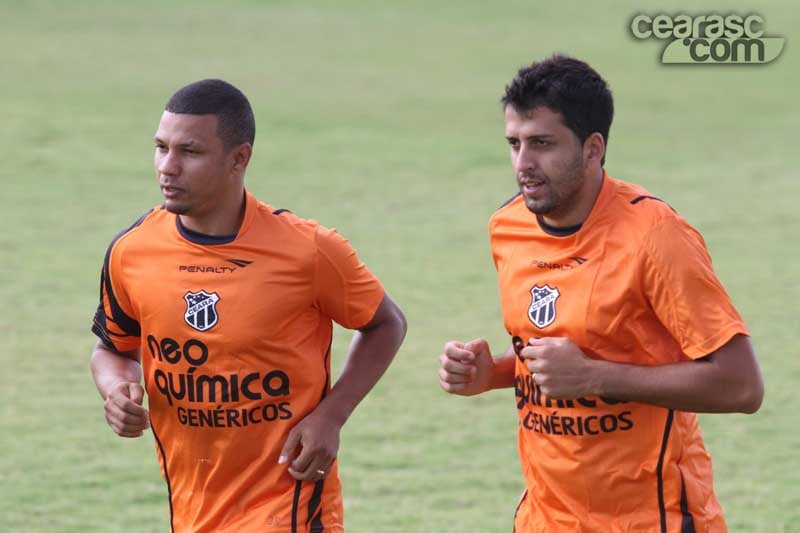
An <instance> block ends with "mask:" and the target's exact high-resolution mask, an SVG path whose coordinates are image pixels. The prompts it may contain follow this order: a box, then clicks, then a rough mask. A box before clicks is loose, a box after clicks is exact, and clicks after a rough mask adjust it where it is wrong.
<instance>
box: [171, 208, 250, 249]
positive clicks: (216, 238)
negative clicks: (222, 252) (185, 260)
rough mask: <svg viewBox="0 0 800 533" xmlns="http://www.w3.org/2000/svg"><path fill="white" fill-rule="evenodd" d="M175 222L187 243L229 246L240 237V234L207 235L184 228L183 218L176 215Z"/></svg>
mask: <svg viewBox="0 0 800 533" xmlns="http://www.w3.org/2000/svg"><path fill="white" fill-rule="evenodd" d="M175 222H176V225H177V226H178V233H180V234H181V236H183V238H184V239H186V240H187V241H189V242H193V243H195V244H204V245H212V246H213V245H217V244H228V243H229V242H233V241H234V240H235V239H236V236H237V235H238V233H234V234H233V235H206V234H205V233H200V232H197V231H194V230H191V229H189V228H187V227H186V226H184V225H183V224H182V223H181V217H179V216H178V215H175Z"/></svg>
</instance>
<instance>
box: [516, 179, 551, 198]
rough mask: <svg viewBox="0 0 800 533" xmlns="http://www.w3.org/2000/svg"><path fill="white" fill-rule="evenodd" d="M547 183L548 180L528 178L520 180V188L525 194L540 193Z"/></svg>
mask: <svg viewBox="0 0 800 533" xmlns="http://www.w3.org/2000/svg"><path fill="white" fill-rule="evenodd" d="M545 185H547V180H542V179H526V180H522V181H521V182H520V188H521V189H522V192H523V194H525V195H534V194H537V193H539V192H540V191H541V190H542V189H544V187H545Z"/></svg>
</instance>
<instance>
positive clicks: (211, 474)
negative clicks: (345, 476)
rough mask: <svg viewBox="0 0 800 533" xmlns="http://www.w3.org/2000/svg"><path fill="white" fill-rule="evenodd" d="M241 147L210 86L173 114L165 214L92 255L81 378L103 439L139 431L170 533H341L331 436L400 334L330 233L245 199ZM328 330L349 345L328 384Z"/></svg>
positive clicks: (163, 162)
mask: <svg viewBox="0 0 800 533" xmlns="http://www.w3.org/2000/svg"><path fill="white" fill-rule="evenodd" d="M254 138H255V120H254V118H253V112H252V110H251V108H250V104H249V102H248V101H247V98H246V97H245V96H244V94H242V93H241V92H240V91H239V90H238V89H236V88H235V87H233V86H232V85H230V84H228V83H226V82H224V81H221V80H202V81H199V82H196V83H192V84H190V85H188V86H186V87H184V88H182V89H180V90H179V91H178V92H176V93H175V94H174V95H173V96H172V98H171V99H170V100H169V102H168V103H167V105H166V109H165V111H164V113H163V115H162V117H161V122H160V124H159V127H158V131H157V132H156V135H155V167H156V173H157V176H158V180H159V186H160V188H161V192H162V194H163V196H164V203H163V205H161V206H160V207H157V208H154V209H151V210H150V211H149V212H148V213H146V214H145V215H144V216H142V217H141V218H140V219H139V220H137V221H136V223H134V224H133V225H132V226H131V227H130V228H128V229H126V230H125V231H123V232H122V233H120V234H119V235H118V236H117V237H116V238H115V239H114V240H113V241H112V243H111V245H110V246H109V248H108V251H107V252H106V256H105V262H104V264H103V270H102V275H101V282H100V293H101V294H100V305H99V306H98V308H97V313H96V314H95V318H94V325H93V327H92V330H93V332H94V333H95V334H96V335H97V336H98V337H99V341H98V342H97V344H96V346H95V348H94V353H93V354H92V361H91V367H92V373H93V377H94V381H95V383H96V385H97V388H98V390H99V392H100V394H101V396H102V397H103V399H104V401H105V415H106V419H107V421H108V423H109V425H110V426H111V427H112V429H113V430H114V431H115V432H116V433H117V434H119V435H121V436H123V437H138V436H141V435H142V433H143V431H144V430H145V429H147V428H148V427H150V428H151V429H152V432H153V437H154V438H155V441H156V448H157V454H158V458H159V462H160V464H161V468H162V473H163V476H164V479H165V480H166V482H167V489H168V492H169V504H170V515H171V516H170V520H171V528H172V531H176V532H193V533H199V532H212V531H213V532H217V533H221V532H231V533H232V532H236V533H242V532H250V531H252V532H275V533H279V532H280V533H284V532H285V533H290V532H291V533H295V532H299V531H304V532H313V533H319V532H322V531H326V532H328V531H330V532H341V531H343V517H342V495H341V485H340V481H339V476H338V470H337V463H336V454H337V450H338V447H339V433H340V429H341V427H342V425H343V424H344V423H345V421H346V420H347V419H348V417H349V416H350V414H351V413H352V411H353V409H355V407H356V405H357V404H358V403H359V402H360V401H361V399H362V398H364V396H365V395H366V394H367V393H368V392H369V391H370V389H371V388H372V387H373V386H374V385H375V383H376V382H377V381H378V379H379V378H380V376H381V375H382V374H383V372H384V371H385V370H386V368H387V367H388V366H389V364H390V362H391V360H392V358H393V357H394V355H395V353H396V352H397V349H398V348H399V346H400V344H401V342H402V340H403V337H404V336H405V332H406V322H405V318H404V316H403V313H402V312H401V311H400V309H399V308H398V307H397V305H395V304H394V302H393V301H392V300H391V298H389V296H388V295H387V294H386V293H385V292H384V289H383V287H382V285H381V283H380V281H378V279H377V278H376V277H375V276H374V275H373V274H372V273H371V272H370V271H369V270H368V269H367V268H366V266H364V264H363V263H362V262H361V261H360V260H359V259H358V257H357V256H356V253H355V251H354V250H353V248H352V247H351V246H350V244H349V243H348V242H347V241H346V240H345V239H344V238H343V237H341V236H340V235H339V234H338V233H336V232H335V231H334V230H330V229H327V228H324V227H322V226H320V225H319V224H318V223H316V222H314V221H310V220H303V219H301V218H298V217H297V216H295V215H293V214H292V213H290V212H289V211H287V210H285V209H274V208H272V207H270V206H268V205H266V204H263V203H261V202H259V201H258V200H257V199H256V198H255V197H254V196H253V195H252V194H250V193H249V192H247V191H246V190H245V187H244V175H245V170H246V168H247V164H248V162H249V161H250V156H251V154H252V149H253V142H254ZM332 321H336V322H337V323H339V324H341V325H342V326H344V327H346V328H350V329H355V330H356V332H355V334H354V337H353V342H352V343H351V345H350V350H349V353H348V356H347V360H346V362H345V365H344V367H343V369H342V372H341V375H340V377H339V379H338V380H337V381H336V384H335V385H334V386H333V387H332V388H331V379H330V348H331V339H332V330H333V328H332ZM142 377H144V388H142V386H141V385H140V381H141V379H142ZM145 391H146V393H147V396H148V399H149V400H148V404H149V409H146V408H145V407H144V406H143V398H144V395H145Z"/></svg>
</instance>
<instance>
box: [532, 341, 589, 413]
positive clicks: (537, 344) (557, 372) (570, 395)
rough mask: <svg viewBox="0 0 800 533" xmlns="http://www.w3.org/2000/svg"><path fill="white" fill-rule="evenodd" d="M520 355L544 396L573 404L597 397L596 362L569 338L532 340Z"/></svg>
mask: <svg viewBox="0 0 800 533" xmlns="http://www.w3.org/2000/svg"><path fill="white" fill-rule="evenodd" d="M520 355H521V356H522V357H523V358H524V359H525V360H526V364H527V366H528V370H530V371H531V374H533V381H534V382H535V383H536V384H537V385H539V388H540V389H541V390H542V392H543V393H544V394H545V395H547V396H548V397H550V398H553V399H557V400H574V399H576V398H583V397H585V396H592V395H594V394H596V393H597V391H596V390H595V389H596V386H595V384H594V383H593V369H594V363H595V361H594V360H593V359H591V358H589V357H587V356H586V354H584V353H583V352H582V351H581V350H580V348H578V347H577V346H575V343H573V342H572V341H571V340H569V339H568V338H566V337H545V338H542V339H530V341H529V344H528V346H526V347H525V348H524V349H523V350H522V352H521V353H520Z"/></svg>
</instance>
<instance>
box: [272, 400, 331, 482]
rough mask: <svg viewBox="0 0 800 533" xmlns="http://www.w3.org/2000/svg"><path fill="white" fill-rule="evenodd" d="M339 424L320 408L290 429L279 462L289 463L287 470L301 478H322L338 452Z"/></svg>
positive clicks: (295, 476)
mask: <svg viewBox="0 0 800 533" xmlns="http://www.w3.org/2000/svg"><path fill="white" fill-rule="evenodd" d="M341 429H342V426H341V425H340V424H338V423H337V422H336V421H334V420H332V419H331V417H329V416H326V414H325V413H324V412H321V411H320V409H319V407H318V408H317V409H316V410H314V411H312V412H311V413H310V414H309V415H308V416H306V417H305V418H304V419H303V420H301V421H300V422H299V423H298V424H297V425H296V426H295V427H294V428H292V430H291V431H290V432H289V437H288V438H287V439H286V443H285V444H284V445H283V449H282V450H281V455H280V457H279V458H278V464H285V463H289V473H290V474H291V475H292V477H294V478H295V479H299V480H302V481H317V480H320V479H324V478H325V477H326V476H327V475H328V474H329V473H330V470H331V466H333V462H334V461H335V460H336V454H337V453H338V451H339V432H340V431H341Z"/></svg>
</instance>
